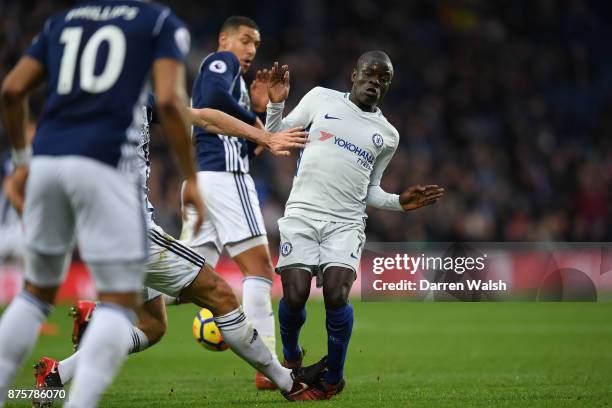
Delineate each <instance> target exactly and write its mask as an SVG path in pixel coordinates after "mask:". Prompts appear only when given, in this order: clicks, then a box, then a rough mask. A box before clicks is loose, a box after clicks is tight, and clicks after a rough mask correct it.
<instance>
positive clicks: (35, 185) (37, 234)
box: [23, 157, 74, 289]
mask: <svg viewBox="0 0 612 408" xmlns="http://www.w3.org/2000/svg"><path fill="white" fill-rule="evenodd" d="M64 163H65V162H64V160H62V159H58V158H47V157H41V158H34V159H33V160H32V163H31V167H30V174H29V177H28V183H27V186H26V201H25V206H24V212H23V223H24V226H25V246H26V253H25V280H26V282H28V283H29V284H31V285H33V286H34V287H36V288H41V289H44V288H55V287H57V286H59V285H60V284H61V282H62V281H63V279H64V277H65V274H66V270H67V268H68V263H69V261H70V259H71V254H72V246H73V243H74V217H73V212H72V209H71V206H70V202H69V199H68V197H67V195H66V192H65V183H64V174H65V171H66V169H65V167H66V166H65V164H64Z"/></svg>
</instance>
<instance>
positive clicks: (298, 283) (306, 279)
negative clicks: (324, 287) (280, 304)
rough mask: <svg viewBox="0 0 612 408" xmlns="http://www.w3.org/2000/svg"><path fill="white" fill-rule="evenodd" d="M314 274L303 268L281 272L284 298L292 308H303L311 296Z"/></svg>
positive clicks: (286, 303)
mask: <svg viewBox="0 0 612 408" xmlns="http://www.w3.org/2000/svg"><path fill="white" fill-rule="evenodd" d="M311 280H312V275H311V274H310V272H309V271H306V270H303V269H286V270H284V271H282V272H281V282H282V284H283V299H284V302H285V305H286V306H287V307H288V308H289V309H292V310H301V309H302V308H303V307H304V305H306V301H307V300H308V297H309V296H310V282H311Z"/></svg>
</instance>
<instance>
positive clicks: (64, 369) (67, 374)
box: [57, 349, 81, 385]
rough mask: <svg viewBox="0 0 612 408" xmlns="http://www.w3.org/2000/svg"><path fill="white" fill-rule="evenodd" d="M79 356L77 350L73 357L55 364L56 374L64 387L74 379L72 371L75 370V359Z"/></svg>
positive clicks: (79, 352)
mask: <svg viewBox="0 0 612 408" xmlns="http://www.w3.org/2000/svg"><path fill="white" fill-rule="evenodd" d="M80 354H81V349H78V350H77V351H75V352H74V354H73V355H71V356H70V357H68V358H66V359H64V360H62V361H60V362H58V363H57V373H58V374H59V376H60V381H61V382H62V385H66V383H68V381H70V380H72V377H74V370H75V369H76V365H77V361H78V360H77V359H78V356H79V355H80Z"/></svg>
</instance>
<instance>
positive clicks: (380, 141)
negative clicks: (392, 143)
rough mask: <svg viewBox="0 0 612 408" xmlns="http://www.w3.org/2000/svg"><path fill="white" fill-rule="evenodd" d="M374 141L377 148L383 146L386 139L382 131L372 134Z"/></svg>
mask: <svg viewBox="0 0 612 408" xmlns="http://www.w3.org/2000/svg"><path fill="white" fill-rule="evenodd" d="M372 143H374V146H376V148H377V149H380V148H381V147H382V145H383V144H384V140H383V138H382V136H381V135H380V133H374V134H373V135H372Z"/></svg>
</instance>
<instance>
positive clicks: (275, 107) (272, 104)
mask: <svg viewBox="0 0 612 408" xmlns="http://www.w3.org/2000/svg"><path fill="white" fill-rule="evenodd" d="M284 107H285V101H280V102H272V101H270V102H268V105H267V106H266V108H267V109H273V110H278V109H284Z"/></svg>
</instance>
